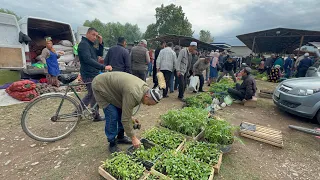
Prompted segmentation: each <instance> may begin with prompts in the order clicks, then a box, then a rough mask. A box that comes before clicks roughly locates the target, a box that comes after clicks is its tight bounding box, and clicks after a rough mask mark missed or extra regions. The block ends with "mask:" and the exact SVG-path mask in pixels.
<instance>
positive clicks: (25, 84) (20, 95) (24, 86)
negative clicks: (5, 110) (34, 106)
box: [6, 80, 39, 101]
mask: <svg viewBox="0 0 320 180" xmlns="http://www.w3.org/2000/svg"><path fill="white" fill-rule="evenodd" d="M35 89H36V84H35V83H34V82H32V81H29V80H22V81H17V82H14V83H12V84H11V85H10V86H9V87H8V88H7V89H6V92H7V93H8V94H9V95H10V96H11V97H13V98H15V99H17V100H20V101H31V100H32V99H34V98H36V97H38V96H39V94H38V93H37V92H36V90H35Z"/></svg>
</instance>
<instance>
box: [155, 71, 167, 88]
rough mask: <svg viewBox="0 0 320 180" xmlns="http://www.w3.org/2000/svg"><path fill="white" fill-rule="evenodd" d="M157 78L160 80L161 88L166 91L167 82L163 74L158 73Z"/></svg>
mask: <svg viewBox="0 0 320 180" xmlns="http://www.w3.org/2000/svg"><path fill="white" fill-rule="evenodd" d="M157 78H158V83H159V88H160V89H165V88H166V80H165V79H164V75H163V73H162V72H157Z"/></svg>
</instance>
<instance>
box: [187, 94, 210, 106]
mask: <svg viewBox="0 0 320 180" xmlns="http://www.w3.org/2000/svg"><path fill="white" fill-rule="evenodd" d="M185 100H186V104H187V106H188V107H195V108H206V107H207V105H208V104H211V102H212V97H211V95H210V94H209V93H200V94H197V95H194V96H191V97H188V98H186V99H185Z"/></svg>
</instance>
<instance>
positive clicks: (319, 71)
mask: <svg viewBox="0 0 320 180" xmlns="http://www.w3.org/2000/svg"><path fill="white" fill-rule="evenodd" d="M306 77H320V61H317V62H316V63H314V65H312V66H311V67H309V69H308V71H307V73H306Z"/></svg>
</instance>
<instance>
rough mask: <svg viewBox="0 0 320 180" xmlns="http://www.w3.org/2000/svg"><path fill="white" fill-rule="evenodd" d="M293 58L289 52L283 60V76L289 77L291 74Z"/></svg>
mask: <svg viewBox="0 0 320 180" xmlns="http://www.w3.org/2000/svg"><path fill="white" fill-rule="evenodd" d="M293 58H294V55H293V54H291V55H290V56H289V57H288V58H287V59H286V60H285V61H284V65H283V68H284V72H285V77H286V78H289V77H290V76H291V69H292V68H293Z"/></svg>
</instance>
